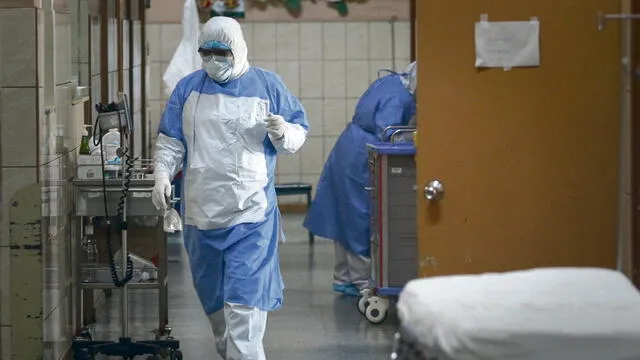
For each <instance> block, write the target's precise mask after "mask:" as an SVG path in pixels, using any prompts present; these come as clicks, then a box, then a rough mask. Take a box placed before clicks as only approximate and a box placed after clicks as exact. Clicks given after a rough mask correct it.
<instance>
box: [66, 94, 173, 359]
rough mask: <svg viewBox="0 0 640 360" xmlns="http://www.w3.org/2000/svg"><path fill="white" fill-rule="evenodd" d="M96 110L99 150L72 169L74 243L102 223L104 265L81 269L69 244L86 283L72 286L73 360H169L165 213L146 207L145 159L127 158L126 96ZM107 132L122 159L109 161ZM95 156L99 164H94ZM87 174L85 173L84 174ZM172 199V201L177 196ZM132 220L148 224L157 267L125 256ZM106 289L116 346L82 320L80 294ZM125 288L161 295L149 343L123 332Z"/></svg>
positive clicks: (77, 254)
mask: <svg viewBox="0 0 640 360" xmlns="http://www.w3.org/2000/svg"><path fill="white" fill-rule="evenodd" d="M96 110H97V112H98V117H97V119H96V123H95V125H94V136H93V138H94V141H95V143H94V145H96V146H99V147H100V150H99V151H98V152H99V153H100V154H99V156H98V155H95V156H89V157H91V159H87V158H85V160H83V162H80V163H79V164H78V170H77V175H78V176H76V179H74V181H73V185H74V190H75V191H74V192H75V200H76V203H75V217H74V223H75V226H74V229H75V233H76V235H77V237H78V238H80V239H86V238H85V237H83V236H82V230H83V229H91V231H90V232H93V231H92V230H93V227H94V226H95V224H98V225H103V226H102V228H106V243H107V244H106V250H107V253H108V257H107V259H106V261H107V264H106V266H102V267H101V266H99V265H98V264H86V263H84V264H83V263H82V262H81V261H80V259H81V258H82V257H81V252H82V247H80V246H77V244H75V242H74V244H73V245H72V246H73V247H74V248H75V251H73V252H74V258H75V259H74V266H75V269H74V270H75V271H74V277H75V278H76V279H79V278H80V276H82V275H81V274H87V273H89V274H91V276H90V277H89V278H88V279H87V278H84V277H83V279H82V280H81V281H77V282H76V283H77V284H78V286H76V289H75V291H74V296H73V298H74V305H75V316H74V318H75V326H76V329H78V336H77V337H76V338H75V339H74V341H73V344H72V348H73V352H74V354H73V356H74V360H94V359H95V358H96V356H97V355H99V354H102V355H107V356H118V357H121V358H123V359H133V358H134V357H135V356H140V355H150V356H149V358H148V359H149V360H157V359H160V356H162V357H166V358H168V359H170V360H179V359H182V353H181V352H180V350H179V347H180V343H179V342H178V341H177V340H175V339H174V338H173V337H171V327H170V326H169V325H168V306H167V298H168V292H167V265H166V262H167V256H166V246H167V244H166V235H165V233H164V231H163V224H162V218H163V215H164V214H163V213H162V212H160V211H158V210H156V208H155V207H154V206H153V204H152V202H151V190H152V189H153V183H154V181H153V179H150V177H152V176H151V174H150V172H151V168H150V167H149V164H150V161H149V160H139V159H133V156H132V154H131V145H132V139H133V137H132V131H133V126H132V122H131V119H130V115H129V114H130V109H129V107H128V102H127V97H126V95H125V94H120V96H119V101H118V102H116V103H112V104H108V105H102V104H98V106H97V107H96ZM116 129H117V130H116ZM114 130H116V131H114ZM105 134H109V136H110V137H115V136H116V134H118V136H119V137H120V139H119V141H115V139H112V140H111V144H115V143H117V144H119V147H118V148H117V149H111V151H113V150H115V153H116V156H117V158H118V159H119V160H120V161H117V162H114V161H110V162H109V163H107V159H106V158H105V155H106V154H105V152H106V151H105V147H104V146H103V145H104V144H103V143H102V139H104V138H105ZM85 156H86V155H85ZM96 158H99V159H100V160H99V161H98V162H97V164H96V162H95V160H96ZM112 160H113V159H112ZM116 164H118V166H116ZM84 167H91V168H92V170H91V171H86V170H83V168H84ZM89 174H91V176H88V175H89ZM171 201H172V202H174V201H176V199H172V200H171ZM114 209H115V211H114ZM134 218H145V219H148V218H151V219H152V220H154V221H153V223H154V225H155V226H154V227H155V228H156V229H157V235H156V237H157V241H158V249H159V254H158V265H157V266H156V265H155V264H153V263H151V262H149V261H148V260H146V259H144V258H141V257H138V256H136V255H134V254H131V253H130V252H129V247H128V242H129V240H130V239H128V231H129V229H130V228H131V226H132V224H133V223H134V221H135V219H134ZM87 220H88V221H87ZM86 223H90V226H85V225H86ZM117 230H119V233H120V240H121V246H120V249H119V251H118V252H117V253H115V254H114V248H113V241H112V240H113V237H114V235H115V233H116V231H117ZM88 235H92V234H88ZM93 245H94V244H92V246H93ZM87 265H88V266H91V267H92V268H91V269H90V271H89V272H87V271H86V269H83V266H87ZM112 289H120V295H121V300H120V305H121V314H120V315H121V321H122V333H121V335H120V338H119V339H118V340H117V341H98V340H94V339H93V338H92V335H91V333H90V331H89V328H88V327H87V325H88V324H87V323H86V322H85V321H86V319H85V316H84V315H85V313H84V311H83V310H86V309H83V303H84V301H83V299H84V294H85V291H87V290H105V291H111V290H112ZM129 289H158V290H159V313H160V314H159V326H158V329H156V330H155V333H156V338H155V339H154V340H142V341H134V340H133V339H132V338H131V336H130V335H129V326H128V321H129ZM91 305H92V304H91ZM91 305H90V306H91Z"/></svg>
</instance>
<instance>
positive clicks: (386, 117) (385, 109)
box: [304, 62, 416, 296]
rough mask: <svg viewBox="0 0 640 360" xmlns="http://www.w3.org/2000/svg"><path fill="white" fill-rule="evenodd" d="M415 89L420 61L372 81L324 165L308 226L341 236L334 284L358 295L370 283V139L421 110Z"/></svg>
mask: <svg viewBox="0 0 640 360" xmlns="http://www.w3.org/2000/svg"><path fill="white" fill-rule="evenodd" d="M415 91H416V63H415V62H414V63H412V64H410V65H409V66H408V67H407V68H406V70H405V71H404V73H402V74H397V73H391V74H389V75H386V76H384V77H381V78H379V79H378V80H376V81H375V82H374V83H373V84H371V86H370V87H369V89H367V91H366V92H365V93H364V94H363V95H362V97H361V98H360V101H358V104H357V105H356V108H355V113H354V115H353V119H352V120H351V123H350V124H349V125H348V126H347V128H346V129H345V130H344V131H343V133H342V134H341V135H340V137H339V138H338V141H337V142H336V145H335V146H334V148H333V150H332V151H331V154H330V155H329V158H328V159H327V162H326V163H325V165H324V169H323V170H322V175H321V176H320V180H319V182H318V187H317V190H316V195H315V198H314V199H313V202H312V204H311V208H310V210H309V213H308V214H307V217H306V219H305V221H304V226H305V227H306V228H307V229H308V230H309V231H310V232H312V233H313V234H315V235H317V236H322V237H325V238H328V239H331V240H333V241H334V242H335V256H336V265H335V269H334V275H333V290H334V291H336V292H338V293H343V294H347V295H352V296H358V295H359V294H360V293H361V291H362V290H365V289H367V288H369V286H370V279H371V257H370V244H369V242H370V233H371V232H370V216H369V213H370V206H371V204H370V201H371V198H370V194H369V192H368V191H367V190H366V188H367V187H369V186H371V185H370V183H369V177H370V176H369V167H368V153H367V143H375V142H379V141H380V140H381V139H382V136H383V134H382V132H383V130H384V129H385V128H386V127H387V126H395V125H407V124H408V123H409V121H410V120H411V119H412V117H413V116H414V115H415V112H416V101H415V97H414V94H415Z"/></svg>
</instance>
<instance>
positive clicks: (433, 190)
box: [424, 180, 444, 202]
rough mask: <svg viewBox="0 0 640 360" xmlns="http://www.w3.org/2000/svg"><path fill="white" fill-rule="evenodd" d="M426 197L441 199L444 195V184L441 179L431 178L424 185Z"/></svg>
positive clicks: (434, 199) (435, 199) (432, 199)
mask: <svg viewBox="0 0 640 360" xmlns="http://www.w3.org/2000/svg"><path fill="white" fill-rule="evenodd" d="M424 197H425V199H427V200H429V201H434V202H435V201H440V200H442V198H443V197H444V184H442V182H440V180H431V181H429V183H428V184H427V186H425V187H424Z"/></svg>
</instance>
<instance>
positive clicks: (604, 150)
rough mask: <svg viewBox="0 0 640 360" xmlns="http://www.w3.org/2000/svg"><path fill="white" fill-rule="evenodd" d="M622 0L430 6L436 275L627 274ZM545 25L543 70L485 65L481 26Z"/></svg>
mask: <svg viewBox="0 0 640 360" xmlns="http://www.w3.org/2000/svg"><path fill="white" fill-rule="evenodd" d="M599 11H601V12H603V13H619V12H620V0H581V1H558V0H519V1H513V0H459V1H436V0H430V1H418V2H417V9H416V12H417V20H416V21H417V41H418V48H417V55H418V63H419V69H418V72H419V80H418V93H417V95H418V118H419V139H418V155H417V162H418V186H419V189H422V188H423V187H424V186H425V185H426V184H427V183H429V181H431V180H434V179H437V180H440V181H441V182H442V184H443V185H444V191H445V192H444V197H443V198H442V199H441V200H439V201H428V200H426V199H425V197H424V196H423V193H422V191H419V192H418V193H419V194H418V199H419V200H418V201H419V202H418V213H417V216H418V224H419V225H418V226H419V254H420V269H421V275H422V276H431V275H440V274H459V273H479V272H487V271H506V270H513V269H523V268H531V267H539V266H564V265H567V266H602V267H610V268H613V267H615V265H616V248H617V239H616V236H617V216H618V192H617V190H618V172H619V129H620V127H619V124H620V47H621V39H620V31H619V28H620V24H619V23H618V22H615V23H614V22H612V23H610V24H609V25H608V26H607V27H606V29H605V30H604V31H598V29H597V21H596V19H597V14H598V12H599ZM485 13H486V14H488V16H489V21H528V20H529V19H530V17H533V16H535V17H537V18H538V19H539V20H540V44H541V45H540V46H541V66H540V67H538V68H531V69H517V68H516V69H513V70H511V71H503V70H502V69H491V70H484V71H478V70H477V69H475V68H474V59H475V48H474V23H475V22H476V21H479V19H480V16H481V14H485Z"/></svg>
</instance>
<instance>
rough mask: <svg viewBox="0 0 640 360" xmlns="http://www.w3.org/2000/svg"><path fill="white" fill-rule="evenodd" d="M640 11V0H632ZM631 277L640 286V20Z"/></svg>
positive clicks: (638, 26) (635, 39)
mask: <svg viewBox="0 0 640 360" xmlns="http://www.w3.org/2000/svg"><path fill="white" fill-rule="evenodd" d="M631 13H634V14H639V13H640V0H632V1H631ZM630 41H631V64H632V65H631V66H632V69H631V70H632V74H631V77H632V79H631V209H632V212H631V213H632V216H631V244H630V249H629V250H630V251H631V256H630V260H631V278H632V280H633V282H634V283H635V284H636V286H637V287H639V288H640V42H639V41H640V21H637V20H636V21H632V23H631V38H630Z"/></svg>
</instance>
